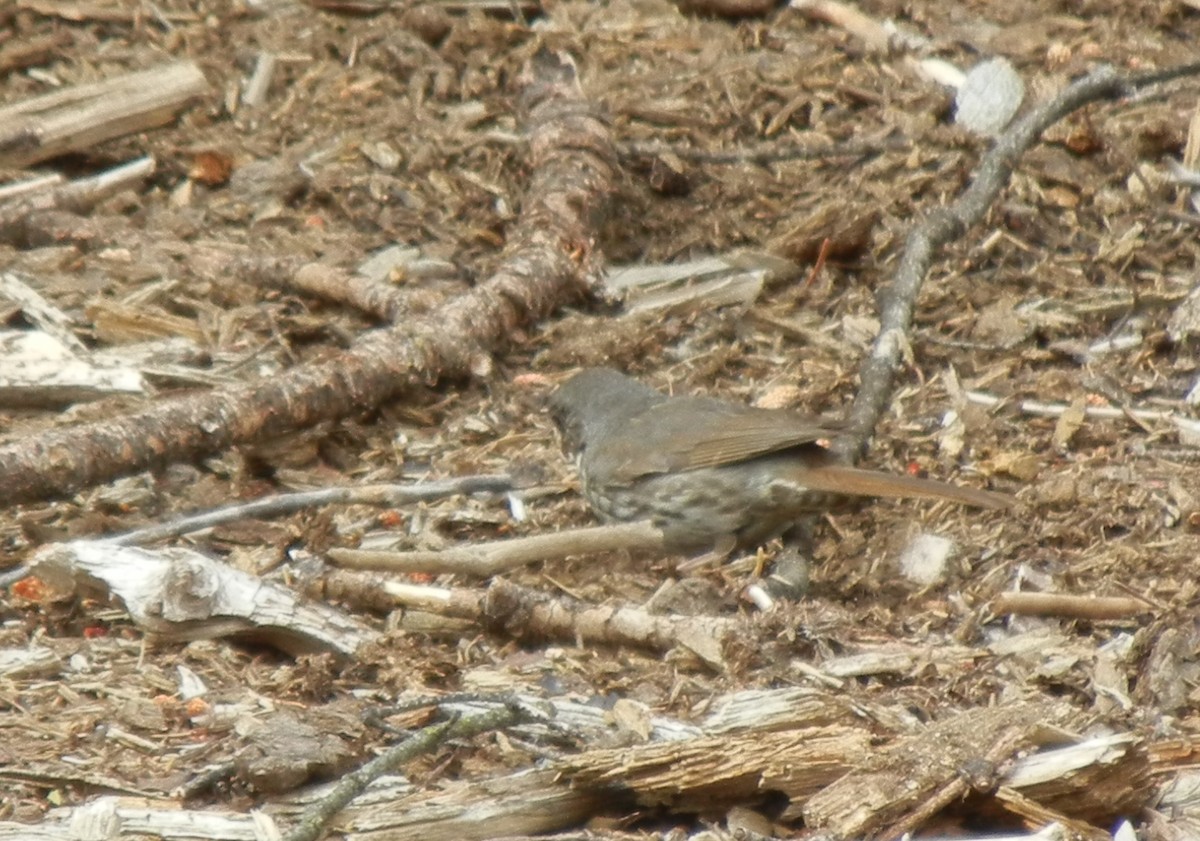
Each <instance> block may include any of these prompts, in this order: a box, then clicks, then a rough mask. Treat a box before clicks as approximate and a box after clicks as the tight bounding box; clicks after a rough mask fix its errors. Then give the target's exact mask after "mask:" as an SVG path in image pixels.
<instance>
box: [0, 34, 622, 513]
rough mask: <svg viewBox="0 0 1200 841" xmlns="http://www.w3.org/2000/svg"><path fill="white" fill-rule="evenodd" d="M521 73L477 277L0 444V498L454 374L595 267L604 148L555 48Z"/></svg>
mask: <svg viewBox="0 0 1200 841" xmlns="http://www.w3.org/2000/svg"><path fill="white" fill-rule="evenodd" d="M525 79H526V84H525V91H524V101H525V103H526V104H527V114H528V116H527V124H528V127H529V132H530V144H529V145H530V155H531V158H532V166H533V174H532V177H531V184H530V187H529V193H528V195H527V196H526V198H525V201H524V202H523V206H522V211H521V215H520V217H519V219H518V222H517V225H516V227H515V229H514V230H513V231H512V233H511V235H510V239H509V245H508V248H507V249H506V252H505V255H504V257H503V260H502V262H501V265H500V267H499V269H498V270H497V271H496V273H495V274H494V275H492V277H491V278H489V279H488V280H487V281H486V282H484V283H481V284H479V285H478V286H476V287H475V288H474V289H472V290H471V292H469V293H467V294H466V295H463V296H462V297H460V298H458V299H456V300H454V301H451V302H449V303H447V304H446V305H444V306H442V307H439V308H438V309H437V310H435V311H433V312H431V313H430V314H429V315H428V316H427V317H425V318H422V319H415V320H413V321H412V322H410V323H405V324H402V325H398V326H396V327H392V328H389V329H386V330H379V331H375V332H372V333H369V334H367V335H366V336H364V337H363V338H362V339H361V340H360V341H359V342H357V343H356V344H355V345H354V346H353V347H352V348H351V349H350V350H348V351H346V352H343V353H340V354H338V355H336V356H333V357H332V358H328V359H325V360H322V361H318V362H313V363H309V364H305V365H301V366H297V367H296V368H294V369H292V370H290V371H288V372H287V373H285V374H283V375H281V376H279V377H276V378H274V379H272V380H268V381H265V382H254V383H248V384H246V385H243V386H240V387H237V388H233V389H230V390H227V391H219V392H212V393H205V394H199V395H193V396H189V397H184V398H181V399H179V400H174V401H170V402H166V403H163V404H161V405H157V406H153V407H151V408H149V409H146V410H145V411H142V412H140V413H137V414H133V415H128V416H125V417H121V418H116V419H113V420H106V421H99V422H93V423H88V424H83V425H80V426H76V427H69V428H65V429H55V430H50V431H48V432H45V433H42V434H41V435H37V436H32V437H29V438H25V439H22V440H20V441H17V442H15V443H11V444H8V445H7V446H4V447H0V504H4V503H14V502H20V501H28V500H36V499H44V498H46V497H50V496H57V495H62V494H66V493H71V492H74V491H77V490H80V489H81V488H86V487H91V486H93V485H95V484H98V483H100V482H106V481H109V480H111V479H114V478H117V477H119V476H124V475H128V474H130V473H135V472H138V471H141V470H146V469H149V468H156V467H162V466H165V465H167V464H169V463H171V462H175V461H185V460H193V459H197V458H202V457H205V456H207V455H211V454H212V453H216V452H221V451H223V450H226V449H228V448H229V447H230V446H232V445H234V444H238V443H243V442H248V441H253V440H255V439H261V438H264V437H268V436H272V435H278V434H281V433H284V432H288V431H291V430H295V429H300V428H306V427H309V426H312V425H313V424H315V423H318V422H320V421H324V420H330V419H334V418H340V417H345V416H347V415H349V414H352V413H354V412H358V411H362V410H365V409H368V408H370V407H373V406H377V405H379V404H381V403H383V402H385V401H387V400H390V399H393V398H395V397H396V396H397V395H398V394H401V393H402V392H404V391H405V390H406V389H408V388H411V387H413V386H415V385H418V384H420V383H427V382H428V381H429V380H430V379H431V378H435V377H439V376H466V375H468V374H470V372H471V371H473V370H477V369H478V367H479V365H480V364H481V360H482V359H485V358H486V357H487V355H488V354H490V353H492V352H493V351H495V350H496V349H498V348H500V347H502V346H503V345H504V344H505V343H506V342H507V341H508V340H509V338H510V337H511V336H512V335H514V334H515V333H517V332H518V331H519V330H520V328H521V327H522V326H524V325H526V324H529V323H531V322H533V321H536V320H538V319H540V318H544V317H545V316H547V315H549V314H550V313H551V312H553V311H554V309H556V308H557V307H558V306H560V305H562V304H563V303H565V302H567V301H569V300H571V299H572V298H577V297H580V296H582V295H583V294H584V292H585V290H586V289H587V288H588V287H589V286H590V284H591V283H592V281H593V278H594V277H595V274H596V271H597V269H598V268H599V263H600V255H599V254H598V253H597V251H596V248H595V245H594V228H593V225H594V224H595V223H596V222H597V221H598V219H599V218H600V217H601V216H602V215H603V212H604V211H605V210H606V209H607V200H608V196H609V193H610V191H611V185H612V179H613V172H614V164H613V161H615V153H614V152H613V150H612V145H611V141H610V138H609V132H608V128H607V126H606V125H605V123H604V121H603V120H601V119H599V118H598V117H597V116H595V115H594V114H593V113H592V112H591V110H590V108H589V107H588V104H587V102H586V101H585V100H584V99H583V98H582V93H581V92H580V90H579V84H578V81H577V79H576V74H575V67H574V64H573V63H571V61H570V60H569V59H567V58H563V57H557V56H553V55H549V54H545V53H543V54H539V56H538V57H535V59H534V61H533V63H532V65H531V68H530V69H529V70H527V72H526V73H525Z"/></svg>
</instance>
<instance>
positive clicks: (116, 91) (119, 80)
mask: <svg viewBox="0 0 1200 841" xmlns="http://www.w3.org/2000/svg"><path fill="white" fill-rule="evenodd" d="M207 90H208V80H206V79H205V78H204V74H203V73H202V72H201V71H200V68H199V67H197V66H196V65H195V64H193V63H192V62H190V61H185V62H179V63H176V64H170V65H166V66H164V67H154V68H151V69H149V70H142V71H140V72H137V73H127V74H125V75H124V76H118V77H116V78H113V79H106V80H104V81H103V82H96V83H94V84H88V85H76V86H74V87H70V88H66V89H64V90H60V91H55V92H54V93H48V94H46V95H44V96H38V97H34V98H33V99H27V100H25V101H23V102H18V103H15V104H13V105H9V106H7V107H5V108H0V126H3V129H0V166H3V167H14V168H15V167H22V166H28V165H29V164H32V163H37V162H38V161H44V160H46V159H47V158H53V157H54V156H56V155H61V154H63V153H64V152H78V151H83V150H89V149H91V148H92V147H94V146H95V145H96V144H98V143H103V142H104V141H105V140H111V139H112V138H114V137H120V136H122V135H126V134H134V133H135V132H139V131H144V130H146V129H148V128H155V127H157V126H161V125H164V124H166V123H169V122H170V121H171V120H173V119H175V115H176V114H177V113H178V112H179V111H180V110H182V109H183V107H184V106H186V105H187V104H188V103H189V102H191V101H192V100H193V99H195V98H196V97H198V96H200V95H201V94H203V93H205V92H206V91H207Z"/></svg>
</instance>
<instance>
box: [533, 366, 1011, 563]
mask: <svg viewBox="0 0 1200 841" xmlns="http://www.w3.org/2000/svg"><path fill="white" fill-rule="evenodd" d="M551 408H552V410H553V412H554V415H555V418H556V420H557V421H558V423H559V426H560V427H561V428H562V431H563V437H564V440H565V442H566V444H567V446H568V447H569V448H570V449H573V450H575V451H577V452H578V453H579V468H580V477H581V480H582V483H583V490H584V495H585V496H586V497H587V499H588V501H589V502H590V503H591V506H592V508H593V509H594V510H595V511H596V513H597V514H598V515H599V516H600V517H601V518H602V519H607V520H617V521H633V520H642V519H647V518H649V519H652V520H654V521H655V523H656V524H657V525H658V526H659V527H660V528H662V529H663V531H664V534H665V535H666V537H667V542H668V545H669V546H670V547H671V548H674V549H679V550H699V549H707V548H712V547H714V546H723V545H726V544H728V542H729V541H730V540H731V539H732V541H734V542H736V543H737V544H740V545H742V546H754V545H757V544H759V543H761V542H763V541H765V540H768V539H770V538H771V537H773V536H775V535H777V534H779V533H781V532H782V531H784V530H785V529H786V528H787V527H788V526H790V525H791V524H792V523H794V522H795V521H796V520H797V519H798V518H799V517H801V516H802V515H804V514H809V513H813V512H820V511H825V510H828V509H829V508H831V507H833V506H835V505H836V504H837V503H838V502H840V501H844V500H845V498H846V497H855V496H867V497H902V498H925V499H946V500H950V501H953V502H958V503H961V504H964V505H972V506H977V507H980V508H1008V507H1010V506H1012V505H1013V499H1012V497H1010V496H1007V495H1005V494H999V493H993V492H991V491H983V490H977V489H975V488H966V487H960V486H958V485H950V484H947V483H945V482H938V481H935V480H931V479H917V478H913V477H911V476H897V475H894V474H891V473H882V472H879V471H875V470H863V469H860V468H855V467H849V466H846V465H843V464H839V463H838V461H837V459H836V457H835V456H834V455H833V454H832V453H830V452H829V450H827V449H826V448H825V447H824V446H822V445H821V443H820V442H821V441H823V440H827V439H830V438H834V437H836V436H837V434H838V429H837V426H836V425H835V424H830V423H827V422H824V421H820V420H818V419H815V418H812V417H809V416H807V415H803V414H800V413H798V412H792V411H787V410H780V409H758V408H754V407H751V406H742V405H739V404H736V403H730V402H727V401H723V400H716V399H713V398H709V397H668V396H666V395H664V394H661V393H660V392H658V391H655V390H654V389H652V388H650V387H649V386H647V385H644V384H642V383H640V382H638V381H637V380H635V379H633V378H632V377H628V376H626V375H624V374H622V373H620V372H618V371H614V370H612V369H608V368H589V369H585V370H583V371H581V372H580V373H578V374H576V375H575V376H574V377H572V378H571V379H570V380H568V381H567V382H566V383H565V384H564V385H563V386H562V387H561V388H559V389H558V391H557V392H555V393H554V395H553V396H552V397H551Z"/></svg>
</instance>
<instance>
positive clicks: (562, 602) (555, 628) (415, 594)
mask: <svg viewBox="0 0 1200 841" xmlns="http://www.w3.org/2000/svg"><path fill="white" fill-rule="evenodd" d="M342 574H343V575H345V574H346V573H342ZM383 589H384V591H385V592H386V593H387V595H388V596H390V597H391V598H392V599H393V601H394V603H395V604H396V605H404V606H409V607H416V608H419V609H421V610H427V611H430V612H435V613H440V614H443V615H448V616H456V617H460V618H467V619H472V620H474V621H476V622H479V623H480V624H482V625H484V626H486V627H489V628H492V629H495V630H503V631H505V632H507V633H509V634H513V633H517V634H522V635H531V636H534V637H543V638H549V639H558V640H569V641H571V642H576V641H578V642H599V643H605V644H608V645H632V646H636V647H638V648H648V649H650V650H653V651H669V650H670V649H672V648H675V647H676V646H682V647H684V648H686V649H688V650H690V651H691V652H692V653H694V654H695V655H697V656H698V657H700V659H702V660H703V661H704V662H706V663H708V664H709V665H710V666H713V667H714V668H721V667H723V666H724V655H723V651H722V650H723V648H724V645H725V641H726V640H727V639H729V638H730V637H731V636H732V635H733V633H734V631H735V630H736V628H737V627H738V625H737V623H736V622H734V621H733V620H730V619H726V618H724V617H718V616H659V615H654V614H650V613H647V612H646V611H644V610H641V609H639V608H633V607H608V606H601V605H588V604H584V603H581V602H577V601H575V600H573V599H569V598H567V597H565V596H560V597H558V598H553V597H551V596H547V595H545V594H544V593H538V592H535V591H533V590H529V589H526V588H524V587H519V586H517V585H516V584H512V583H510V582H507V581H504V580H503V579H497V580H495V581H493V582H492V584H491V586H489V587H488V588H487V590H464V589H456V590H448V589H444V588H441V587H423V586H418V585H413V584H403V583H400V582H396V581H392V582H387V583H385V584H383Z"/></svg>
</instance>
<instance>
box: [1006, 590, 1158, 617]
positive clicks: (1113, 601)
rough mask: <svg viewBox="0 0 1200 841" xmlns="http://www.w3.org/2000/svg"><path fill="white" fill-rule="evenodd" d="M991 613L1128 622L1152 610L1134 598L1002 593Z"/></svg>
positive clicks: (1149, 606)
mask: <svg viewBox="0 0 1200 841" xmlns="http://www.w3.org/2000/svg"><path fill="white" fill-rule="evenodd" d="M991 609H992V613H995V614H1004V613H1015V614H1018V615H1020V616H1061V617H1063V618H1065V619H1097V620H1103V619H1129V618H1131V617H1133V616H1138V615H1140V614H1143V613H1147V612H1149V611H1150V610H1152V609H1153V608H1152V606H1151V605H1149V604H1147V603H1146V602H1144V601H1142V600H1141V599H1135V598H1132V597H1131V596H1073V595H1069V594H1067V593H1015V592H1014V593H1001V594H1000V595H998V596H996V598H995V600H994V601H993V602H992V606H991Z"/></svg>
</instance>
